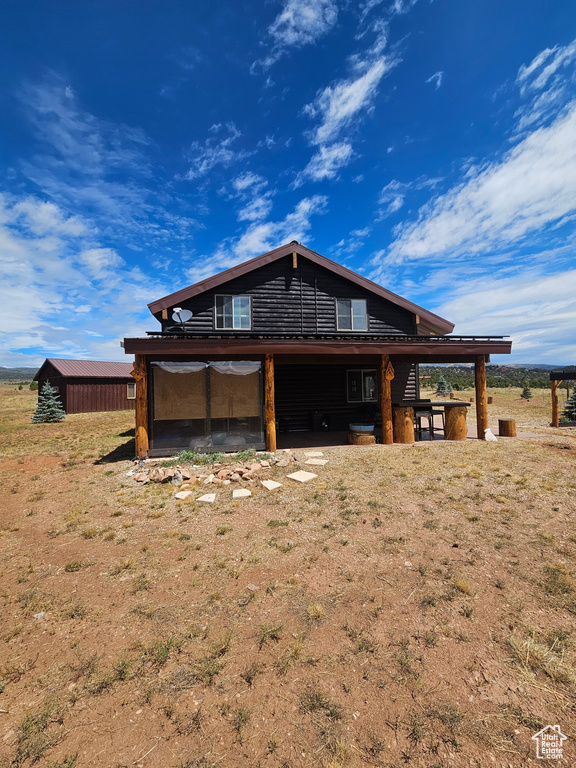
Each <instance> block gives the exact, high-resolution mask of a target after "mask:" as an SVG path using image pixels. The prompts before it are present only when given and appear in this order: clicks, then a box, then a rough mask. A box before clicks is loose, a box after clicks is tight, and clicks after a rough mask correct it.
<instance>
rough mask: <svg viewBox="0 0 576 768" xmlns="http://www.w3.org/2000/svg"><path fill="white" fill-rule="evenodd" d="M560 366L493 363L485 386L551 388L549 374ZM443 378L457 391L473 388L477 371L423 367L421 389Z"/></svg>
mask: <svg viewBox="0 0 576 768" xmlns="http://www.w3.org/2000/svg"><path fill="white" fill-rule="evenodd" d="M557 367H560V366H555V365H530V364H529V365H518V364H514V365H508V364H506V365H496V364H492V363H490V364H488V365H487V366H486V384H487V386H489V387H525V386H528V387H536V388H541V389H549V388H550V371H551V370H553V369H554V368H557ZM575 375H576V372H575ZM440 376H443V377H444V378H445V379H446V380H447V381H448V382H449V383H450V384H451V385H452V388H453V389H455V390H456V391H457V390H459V389H470V388H473V387H474V369H473V367H471V366H470V365H456V364H453V365H451V366H450V367H449V368H447V367H446V366H439V365H423V364H420V377H421V378H422V381H421V386H423V387H428V388H429V387H434V386H435V385H436V382H437V381H438V379H439V378H440ZM423 377H425V378H423Z"/></svg>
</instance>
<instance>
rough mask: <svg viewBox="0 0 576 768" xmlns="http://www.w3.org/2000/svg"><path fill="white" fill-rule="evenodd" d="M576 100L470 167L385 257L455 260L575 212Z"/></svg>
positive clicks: (396, 260) (403, 229) (401, 234)
mask: <svg viewBox="0 0 576 768" xmlns="http://www.w3.org/2000/svg"><path fill="white" fill-rule="evenodd" d="M575 135H576V102H573V103H572V104H571V105H570V107H569V109H568V110H567V111H566V112H565V113H563V114H562V116H561V117H559V118H557V119H556V120H555V121H554V122H553V123H552V124H551V125H550V126H549V127H547V128H540V129H538V130H536V131H534V132H533V133H531V134H530V135H528V136H527V137H526V138H525V139H523V140H522V141H520V142H519V143H518V144H517V145H516V146H515V147H514V148H513V149H512V150H510V151H509V152H508V153H506V155H505V156H504V157H503V158H502V160H500V161H498V162H492V163H488V164H486V165H484V166H483V167H481V168H471V169H470V170H469V171H468V173H467V177H466V179H465V181H464V182H462V183H461V184H459V185H458V186H456V187H455V188H454V189H452V190H450V191H449V192H448V193H446V194H445V195H442V196H440V197H438V198H437V199H435V200H433V201H432V202H431V203H430V204H429V205H428V206H426V207H424V208H423V209H422V210H421V212H420V217H419V220H418V221H417V222H415V223H413V224H408V225H405V226H402V227H400V229H399V230H398V234H397V238H396V240H395V241H394V242H393V244H392V246H391V248H390V250H389V256H388V259H389V260H390V261H392V262H393V263H400V262H402V261H405V260H410V259H421V258H428V257H430V256H440V255H441V256H442V257H443V258H446V257H447V256H455V257H458V256H462V255H464V254H470V252H486V251H490V250H491V249H494V248H495V247H501V246H506V245H508V244H510V243H512V242H514V241H517V240H519V239H521V238H523V237H524V236H525V235H527V234H528V233H533V232H536V231H539V230H542V229H544V228H545V227H547V226H549V225H551V224H554V223H556V222H558V221H560V220H561V219H562V217H565V216H567V215H569V214H573V213H574V212H576V142H575V141H574V136H575Z"/></svg>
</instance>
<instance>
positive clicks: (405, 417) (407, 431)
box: [394, 405, 414, 443]
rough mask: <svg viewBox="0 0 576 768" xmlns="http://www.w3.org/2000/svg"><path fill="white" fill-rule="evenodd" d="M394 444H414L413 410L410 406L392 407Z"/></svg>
mask: <svg viewBox="0 0 576 768" xmlns="http://www.w3.org/2000/svg"><path fill="white" fill-rule="evenodd" d="M394 442H395V443H413V442H414V408H412V407H411V406H400V405H396V406H395V407H394Z"/></svg>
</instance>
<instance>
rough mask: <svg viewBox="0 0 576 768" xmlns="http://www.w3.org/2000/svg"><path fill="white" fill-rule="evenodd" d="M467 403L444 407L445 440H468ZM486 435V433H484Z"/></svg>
mask: <svg viewBox="0 0 576 768" xmlns="http://www.w3.org/2000/svg"><path fill="white" fill-rule="evenodd" d="M467 410H468V408H467V407H466V406H465V405H461V406H458V405H454V406H452V405H451V406H450V407H449V408H445V409H444V420H445V421H444V439H445V440H466V438H467V437H468V426H467V424H466V411H467ZM482 436H484V433H482Z"/></svg>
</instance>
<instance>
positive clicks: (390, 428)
mask: <svg viewBox="0 0 576 768" xmlns="http://www.w3.org/2000/svg"><path fill="white" fill-rule="evenodd" d="M393 378H394V368H393V367H392V363H391V362H390V355H382V359H381V361H380V413H381V414H382V443H383V444H384V445H392V443H393V442H394V421H393V417H392V379H393Z"/></svg>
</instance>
